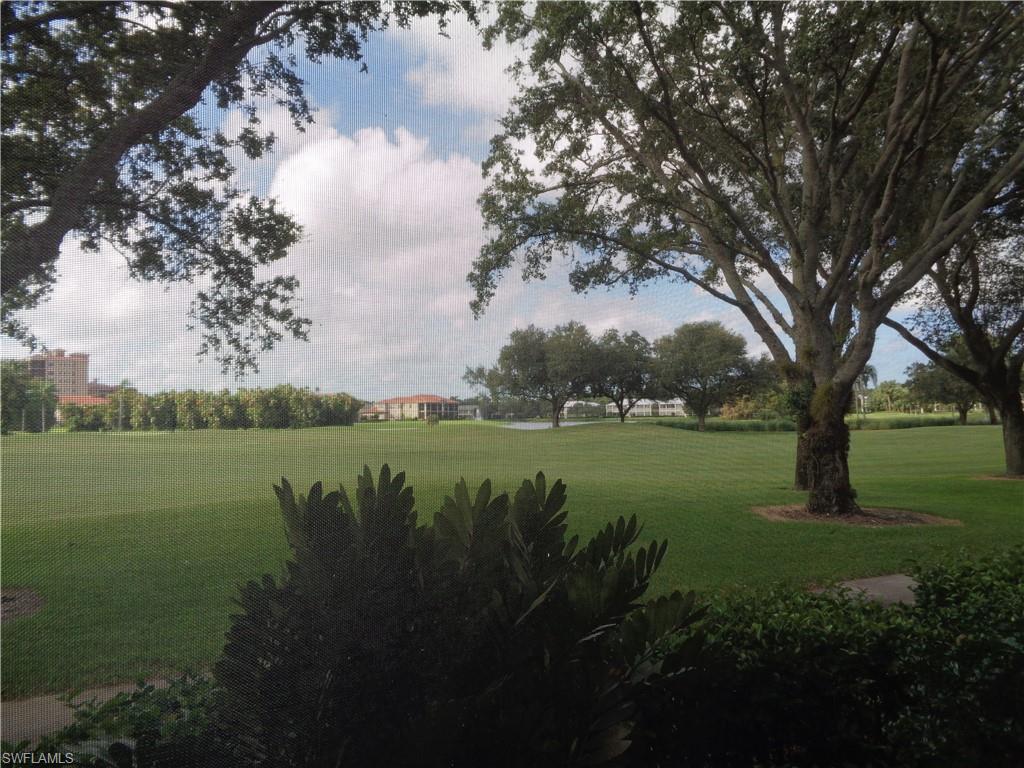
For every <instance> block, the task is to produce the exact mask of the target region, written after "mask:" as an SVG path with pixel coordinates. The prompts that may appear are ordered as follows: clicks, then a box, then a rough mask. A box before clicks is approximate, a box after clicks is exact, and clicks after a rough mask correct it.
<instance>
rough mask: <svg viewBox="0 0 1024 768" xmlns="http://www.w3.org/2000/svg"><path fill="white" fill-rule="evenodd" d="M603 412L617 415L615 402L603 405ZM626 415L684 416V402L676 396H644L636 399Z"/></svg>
mask: <svg viewBox="0 0 1024 768" xmlns="http://www.w3.org/2000/svg"><path fill="white" fill-rule="evenodd" d="M605 413H606V414H607V415H608V416H618V415H619V411H618V409H617V408H616V407H615V403H608V405H606V406H605ZM626 415H627V416H628V417H630V418H632V417H634V416H686V415H687V413H686V403H684V402H683V401H682V400H680V399H679V398H678V397H677V398H674V399H672V400H648V399H646V398H645V399H643V400H637V401H636V404H635V405H634V406H633V409H632V410H631V411H630V412H629V413H628V414H626Z"/></svg>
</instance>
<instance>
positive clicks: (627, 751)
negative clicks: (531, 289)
mask: <svg viewBox="0 0 1024 768" xmlns="http://www.w3.org/2000/svg"><path fill="white" fill-rule="evenodd" d="M275 490H276V492H277V495H278V499H279V501H280V504H281V509H282V513H283V516H284V519H285V529H286V532H287V536H288V541H289V544H290V545H291V547H292V553H293V554H292V559H291V562H290V563H289V564H288V565H287V567H286V568H285V569H284V571H283V576H282V577H275V576H271V575H266V576H264V577H262V579H260V580H257V581H252V582H249V583H248V584H247V585H245V586H244V587H243V588H242V590H241V594H240V596H239V599H238V601H237V603H238V606H239V608H240V613H238V614H237V615H235V616H233V617H232V624H231V629H230V630H229V632H228V635H227V638H228V642H227V645H226V646H225V650H224V654H223V656H222V658H221V660H220V661H219V662H218V663H217V665H216V667H215V672H214V675H213V677H205V676H186V677H184V678H181V679H179V680H176V681H174V682H173V683H172V684H171V686H170V687H169V688H167V689H164V690H157V689H154V688H153V687H152V686H141V687H140V688H139V690H137V691H136V692H134V693H131V694H120V695H118V696H116V697H115V698H114V699H112V700H111V701H109V702H107V703H103V704H84V705H80V706H79V707H77V711H76V721H75V723H74V724H73V725H72V726H70V727H69V728H67V729H65V730H64V731H63V732H61V733H59V734H57V735H55V736H54V737H52V738H49V739H47V740H45V742H44V743H43V744H40V745H39V746H38V752H40V753H49V754H53V753H60V752H73V753H74V754H75V755H76V756H77V757H76V760H77V761H78V763H80V764H84V765H92V766H99V765H104V766H109V765H114V766H122V765H124V766H129V765H131V766H138V767H139V768H144V767H146V766H149V767H151V768H157V766H195V767H196V768H200V767H206V766H218V768H230V767H231V766H242V765H246V766H253V765H258V766H275V768H276V767H278V766H280V767H283V766H295V767H298V766H302V767H303V768H314V767H317V768H318V767H319V766H326V765H332V766H336V765H341V766H347V765H353V766H414V765H415V766H442V765H443V766H450V767H452V766H467V767H468V766H474V767H475V766H480V765H489V766H509V767H510V768H511V767H513V766H516V767H518V766H575V765H610V766H612V765H614V766H702V767H703V766H744V768H746V767H747V766H753V765H757V766H808V767H810V766H832V765H844V766H876V767H880V766H921V767H922V768H924V766H946V765H957V766H979V767H980V766H985V767H986V768H1004V767H1005V768H1009V767H1010V766H1017V765H1019V764H1020V763H1019V759H1020V757H1021V755H1024V695H1022V693H1024V548H1021V547H1017V548H1015V549H1012V550H1009V551H1006V552H1004V553H1002V554H999V555H996V556H993V557H989V558H984V559H980V560H975V559H971V558H970V557H967V556H966V555H961V556H960V557H959V558H957V559H954V560H953V561H951V562H949V563H946V564H944V565H933V566H930V567H927V568H918V569H916V570H915V571H914V573H915V576H916V577H917V579H918V581H919V583H920V586H919V587H918V588H917V590H916V597H917V602H916V605H913V606H895V607H888V608H887V607H883V606H881V605H878V604H875V603H872V602H868V601H866V600H865V599H864V598H863V597H860V596H854V595H851V594H849V593H834V592H826V593H824V594H809V593H807V592H804V591H799V590H796V589H782V588H774V589H768V590H764V591H760V592H743V593H737V594H731V595H727V596H724V597H718V598H712V599H710V600H707V601H706V602H705V604H703V605H702V604H701V601H695V599H694V596H693V595H692V593H691V594H690V595H686V596H684V595H681V594H680V593H678V592H676V593H673V594H672V595H670V596H665V597H659V598H657V599H655V600H649V601H647V602H644V601H643V595H644V593H645V591H646V590H647V587H648V586H649V584H650V580H651V578H652V577H653V575H654V574H655V572H656V570H657V568H658V565H659V564H660V563H661V562H662V558H663V556H664V554H665V547H666V544H665V543H659V542H651V543H650V545H648V546H637V543H638V538H639V535H640V531H641V527H640V526H639V524H638V523H637V520H636V518H635V516H634V517H632V518H631V519H629V520H625V519H624V518H622V517H620V518H619V519H618V521H617V522H616V523H615V524H610V525H608V526H606V527H605V528H604V529H602V530H600V531H598V532H597V534H596V535H595V536H594V537H593V538H591V539H590V540H589V541H588V542H587V543H585V544H582V543H580V542H579V541H578V539H577V538H576V537H572V538H569V537H568V535H567V528H568V526H567V522H566V513H565V511H564V509H563V506H564V504H565V501H566V492H565V487H564V486H563V485H562V484H561V482H556V483H554V484H553V485H551V486H550V487H549V486H548V484H547V483H546V481H545V479H544V476H543V475H538V476H537V478H536V480H535V481H533V482H530V481H524V483H523V485H522V486H521V487H520V488H519V490H518V492H516V493H515V495H514V498H513V497H512V496H510V495H509V494H499V495H497V496H494V495H493V494H492V492H491V486H490V483H489V482H485V483H484V484H483V485H482V486H481V487H480V488H479V489H478V490H477V491H476V492H475V493H471V492H470V490H469V489H468V488H467V487H466V484H465V483H464V482H460V483H459V484H458V485H457V486H456V488H455V491H454V493H453V494H452V496H449V497H447V498H446V499H445V501H444V503H443V504H442V506H441V509H440V511H439V512H438V513H437V515H436V517H435V518H434V523H433V525H420V524H418V522H417V519H418V514H417V511H416V508H415V499H414V496H413V493H412V489H411V488H410V487H407V486H405V482H404V474H399V475H398V476H395V477H392V475H391V473H390V471H389V470H388V468H387V467H386V466H385V467H384V468H383V469H382V470H381V473H380V476H379V479H377V480H376V482H375V479H374V478H373V476H372V475H371V474H370V472H369V470H368V469H366V470H365V471H364V473H363V475H362V476H361V477H360V478H358V482H357V489H356V493H355V494H353V496H352V497H349V495H348V494H347V493H346V492H345V491H344V489H342V490H341V491H340V492H333V493H325V492H324V490H323V488H322V487H321V485H320V484H319V483H317V484H316V485H314V486H313V488H312V489H310V491H309V493H308V494H307V495H301V494H299V495H296V494H295V493H294V492H293V491H292V489H291V487H290V486H289V485H288V483H287V482H286V481H285V482H282V485H281V486H280V487H277V488H275ZM4 748H5V749H6V750H11V751H13V750H22V749H25V748H27V745H4Z"/></svg>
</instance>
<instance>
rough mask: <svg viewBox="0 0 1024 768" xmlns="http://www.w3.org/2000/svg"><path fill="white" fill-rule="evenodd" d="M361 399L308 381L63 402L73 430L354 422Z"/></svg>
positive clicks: (66, 423) (275, 426) (132, 393)
mask: <svg viewBox="0 0 1024 768" xmlns="http://www.w3.org/2000/svg"><path fill="white" fill-rule="evenodd" d="M361 405H362V403H361V402H360V401H359V400H356V399H355V398H354V397H352V396H351V395H347V394H343V393H342V394H320V393H318V392H313V391H311V390H309V389H306V388H304V387H293V386H291V385H288V384H282V385H280V386H276V387H270V388H259V389H240V390H238V391H237V392H229V391H228V390H226V389H225V390H221V391H219V392H205V391H196V390H186V391H181V392H176V391H167V392H157V393H156V394H153V395H147V394H143V393H142V392H138V391H136V390H133V389H124V390H118V391H117V392H115V393H114V394H113V395H112V396H111V397H110V399H109V402H108V403H107V404H105V405H91V406H80V405H71V404H67V405H62V406H61V409H60V410H61V421H62V423H63V424H64V426H65V427H66V428H67V429H68V431H69V432H98V431H107V430H111V431H113V430H176V429H186V430H190V429H250V428H255V429H287V428H301V427H324V426H337V425H345V426H347V425H350V424H352V423H354V422H355V420H356V417H357V414H358V412H359V408H360V407H361Z"/></svg>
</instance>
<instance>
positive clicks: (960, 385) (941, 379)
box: [866, 362, 998, 424]
mask: <svg viewBox="0 0 1024 768" xmlns="http://www.w3.org/2000/svg"><path fill="white" fill-rule="evenodd" d="M906 375H907V378H906V380H905V381H902V382H900V381H896V380H894V379H889V380H886V381H882V382H879V383H878V385H877V386H876V387H875V388H874V389H871V390H869V391H867V392H866V400H867V402H866V410H868V411H894V412H902V413H931V412H934V411H936V410H942V409H948V410H951V411H956V412H957V414H958V416H959V419H960V423H961V424H966V423H967V414H968V413H970V411H971V409H972V408H974V406H975V405H976V404H978V403H982V404H983V405H984V406H985V408H986V410H987V411H988V415H989V421H990V422H991V423H992V424H995V423H997V422H998V416H997V410H996V409H995V408H993V407H992V406H991V405H990V404H989V403H987V402H986V401H985V399H984V398H983V397H982V396H981V394H980V393H979V392H978V390H977V389H976V388H975V387H973V386H971V385H970V384H968V383H967V382H965V381H964V380H963V379H961V378H960V377H958V376H955V375H954V374H952V373H950V372H949V371H947V370H946V369H945V368H943V367H941V366H939V365H937V364H935V363H932V362H928V363H914V364H913V365H911V366H910V367H909V368H907V371H906Z"/></svg>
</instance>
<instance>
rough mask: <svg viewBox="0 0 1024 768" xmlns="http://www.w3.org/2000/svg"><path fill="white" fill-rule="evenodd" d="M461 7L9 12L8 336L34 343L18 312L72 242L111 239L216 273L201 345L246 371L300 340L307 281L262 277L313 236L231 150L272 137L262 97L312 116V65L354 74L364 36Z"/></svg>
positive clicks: (135, 6) (201, 317)
mask: <svg viewBox="0 0 1024 768" xmlns="http://www.w3.org/2000/svg"><path fill="white" fill-rule="evenodd" d="M448 9H449V3H445V2H431V3H401V2H399V3H387V4H385V3H379V2H330V3H326V2H325V3H318V2H274V1H268V2H170V1H169V0H139V1H138V2H5V3H3V4H2V5H0V13H2V37H3V58H2V63H3V69H2V87H3V94H4V105H3V111H2V118H0V120H2V123H0V124H2V130H3V144H2V151H3V191H2V226H3V234H2V243H0V244H2V246H3V255H4V260H3V273H2V279H0V282H2V293H3V309H2V322H3V330H4V332H5V333H7V334H9V335H14V336H16V337H19V338H22V339H24V340H27V341H32V340H33V339H32V335H31V330H30V329H28V328H26V327H25V325H24V324H23V323H22V322H21V321H20V319H19V317H18V314H17V312H18V311H19V310H21V309H25V308H29V307H33V306H36V305H37V304H38V303H39V301H40V300H41V299H42V298H44V297H45V295H46V294H47V293H48V291H49V290H50V289H51V287H52V286H53V284H54V281H55V280H56V273H55V268H56V263H57V259H58V256H59V254H60V248H61V245H62V243H64V242H65V240H66V238H68V237H69V235H73V236H75V237H77V238H78V239H79V240H80V242H81V245H82V247H84V248H86V249H97V248H99V247H100V246H101V244H103V243H107V244H109V245H111V246H113V247H114V248H116V249H117V250H119V251H121V252H122V253H123V254H124V256H125V259H126V261H127V263H128V267H129V269H130V271H131V274H132V275H133V276H134V277H136V278H140V279H144V280H158V281H189V282H191V281H194V280H196V279H197V278H199V277H201V276H206V277H208V278H209V280H208V283H209V286H210V287H209V288H203V289H202V290H200V291H198V293H197V297H196V300H195V303H194V305H193V307H192V316H193V319H194V321H195V323H196V324H197V325H198V326H200V327H201V328H202V332H203V350H204V351H208V352H212V353H213V354H215V355H216V356H217V358H218V359H219V360H220V361H221V363H222V364H223V365H224V366H225V367H226V368H227V367H233V368H235V369H236V370H238V371H241V370H245V369H246V368H250V367H254V366H255V363H256V356H257V355H258V353H259V352H260V351H261V350H265V349H267V348H269V347H270V346H272V345H273V343H274V342H275V341H277V340H279V339H280V338H282V337H283V335H284V334H286V333H287V334H292V335H294V336H296V337H299V338H303V337H304V336H305V329H306V326H307V325H308V321H306V320H304V319H302V318H301V317H299V316H298V315H297V314H296V312H295V310H294V307H293V298H294V293H295V289H296V287H297V282H296V280H295V279H294V278H293V277H290V276H280V275H279V276H270V277H268V276H266V275H261V271H263V270H264V268H265V267H266V265H269V264H271V263H273V262H274V261H277V260H279V259H281V258H282V257H283V256H285V255H286V253H287V251H288V248H289V247H291V246H292V245H294V244H295V243H296V242H297V241H298V238H299V236H300V232H299V227H298V226H297V224H296V223H295V222H294V221H293V220H292V219H291V218H289V217H288V216H287V215H285V214H284V213H282V212H281V211H279V210H278V209H277V208H276V206H275V205H274V201H273V200H267V199H260V198H258V197H256V196H253V195H249V194H247V193H245V192H243V191H242V190H240V189H238V188H237V187H236V186H235V185H234V171H235V169H234V168H233V167H232V164H231V162H229V153H230V152H231V151H232V150H233V149H239V150H242V151H243V152H244V153H245V155H247V156H248V157H250V158H256V157H259V156H261V155H262V154H263V153H265V152H266V151H267V150H268V149H270V147H271V145H272V142H273V137H272V136H271V135H268V134H267V133H266V132H265V131H263V130H261V128H260V125H259V119H258V115H257V112H256V110H255V107H254V104H255V101H254V99H255V98H261V97H271V98H272V99H273V100H274V101H276V103H278V104H280V105H283V106H285V107H287V109H288V111H289V112H290V113H291V116H292V118H293V119H294V121H295V124H296V126H298V127H300V128H301V126H302V125H304V124H305V123H308V122H310V121H311V120H312V112H311V109H310V105H309V104H308V102H307V100H306V98H305V95H304V85H305V84H304V83H303V81H302V80H301V79H300V77H299V76H298V75H297V74H296V71H295V67H296V64H297V57H298V56H299V55H302V56H305V57H307V58H308V59H309V60H311V61H314V62H316V61H320V60H321V59H323V58H326V57H336V58H340V59H348V60H354V61H357V60H359V59H361V57H362V48H363V43H364V41H365V39H366V36H367V35H368V34H369V33H370V32H371V31H373V30H375V29H380V28H382V27H384V26H386V25H388V24H398V25H404V24H405V23H407V21H408V20H409V19H410V18H411V17H412V16H421V15H427V14H442V15H443V13H444V12H445V11H446V10H448ZM204 102H206V103H207V104H209V105H212V106H214V107H216V108H218V109H222V110H223V109H228V108H231V107H235V108H238V109H241V110H244V111H245V112H246V114H247V115H248V125H247V126H246V127H245V129H244V130H243V131H242V132H241V133H240V135H238V136H226V135H225V134H224V133H223V132H222V131H220V130H218V129H217V128H216V127H212V126H211V125H209V124H207V123H208V122H209V121H204V120H203V119H202V115H201V114H200V111H199V110H197V107H199V106H200V105H201V104H203V103H204Z"/></svg>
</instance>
